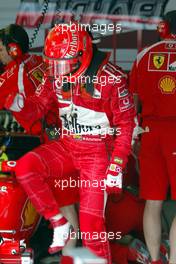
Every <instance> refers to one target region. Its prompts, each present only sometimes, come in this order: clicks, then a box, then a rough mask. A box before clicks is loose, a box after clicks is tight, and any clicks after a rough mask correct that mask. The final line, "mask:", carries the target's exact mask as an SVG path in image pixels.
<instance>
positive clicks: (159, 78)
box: [130, 11, 176, 263]
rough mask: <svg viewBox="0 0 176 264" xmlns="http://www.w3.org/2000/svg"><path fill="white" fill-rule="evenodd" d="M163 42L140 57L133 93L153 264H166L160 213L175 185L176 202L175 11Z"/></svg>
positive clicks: (173, 256)
mask: <svg viewBox="0 0 176 264" xmlns="http://www.w3.org/2000/svg"><path fill="white" fill-rule="evenodd" d="M158 31H159V33H160V36H161V38H162V40H161V41H160V42H158V43H156V44H153V45H151V46H150V47H147V48H145V49H144V50H143V51H141V52H140V53H139V54H138V55H137V59H136V61H135V63H134V65H133V68H132V71H131V76H130V90H131V91H132V92H133V93H134V94H135V96H136V101H138V105H139V104H141V106H142V127H143V130H144V131H143V132H144V133H143V134H142V141H141V150H140V156H139V161H140V195H141V197H142V198H144V199H145V200H146V206H145V211H144V221H143V224H144V235H145V240H146V244H147V246H148V249H149V251H150V255H151V259H152V263H162V260H160V255H159V249H160V241H161V219H160V215H161V209H162V204H163V200H165V199H166V197H167V192H168V188H169V186H170V192H171V198H172V199H173V200H175V199H176V176H175V173H176V141H175V134H176V108H175V102H176V11H170V12H168V13H167V14H166V15H165V16H164V20H163V21H161V22H160V23H159V25H158ZM175 241H176V218H174V220H173V222H172V226H171V230H170V246H171V248H170V260H169V261H170V262H169V263H176V247H175Z"/></svg>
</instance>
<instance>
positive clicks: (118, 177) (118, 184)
mask: <svg viewBox="0 0 176 264" xmlns="http://www.w3.org/2000/svg"><path fill="white" fill-rule="evenodd" d="M122 175H123V174H122V167H121V166H119V164H117V163H111V164H110V165H109V167H108V169H107V172H106V180H105V186H106V192H107V193H108V194H111V193H116V194H121V192H122Z"/></svg>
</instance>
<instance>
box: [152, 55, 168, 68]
mask: <svg viewBox="0 0 176 264" xmlns="http://www.w3.org/2000/svg"><path fill="white" fill-rule="evenodd" d="M164 59H165V57H164V55H154V56H153V64H154V66H155V68H157V69H159V68H161V67H162V65H163V63H164Z"/></svg>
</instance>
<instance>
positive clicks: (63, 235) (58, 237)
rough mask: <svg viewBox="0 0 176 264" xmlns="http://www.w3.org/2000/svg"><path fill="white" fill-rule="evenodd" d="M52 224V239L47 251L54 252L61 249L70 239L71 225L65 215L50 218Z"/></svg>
mask: <svg viewBox="0 0 176 264" xmlns="http://www.w3.org/2000/svg"><path fill="white" fill-rule="evenodd" d="M50 222H51V224H52V226H53V241H52V244H51V245H50V247H49V249H48V252H49V253H50V254H54V253H56V252H58V251H61V250H62V249H63V248H64V246H65V245H66V244H67V242H68V240H69V239H70V232H71V227H72V225H71V224H70V223H69V222H68V221H67V219H66V218H65V217H62V218H60V219H59V220H53V219H50Z"/></svg>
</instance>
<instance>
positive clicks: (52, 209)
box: [13, 23, 135, 263]
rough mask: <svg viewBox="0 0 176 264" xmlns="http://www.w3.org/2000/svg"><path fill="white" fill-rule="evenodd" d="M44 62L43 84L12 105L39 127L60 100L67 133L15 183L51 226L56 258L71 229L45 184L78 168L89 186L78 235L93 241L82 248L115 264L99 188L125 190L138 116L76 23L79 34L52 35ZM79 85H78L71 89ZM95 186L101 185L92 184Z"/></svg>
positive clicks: (29, 158)
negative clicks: (125, 171)
mask: <svg viewBox="0 0 176 264" xmlns="http://www.w3.org/2000/svg"><path fill="white" fill-rule="evenodd" d="M44 56H45V62H46V63H47V64H48V70H47V71H46V76H45V79H44V81H43V84H42V85H41V86H40V89H38V90H37V91H36V95H35V96H33V97H30V98H29V99H27V100H26V101H25V103H24V104H23V103H22V102H20V104H17V103H16V102H15V100H14V102H13V108H16V111H20V112H21V116H23V117H24V118H25V119H27V120H28V121H29V122H34V120H35V119H36V118H37V119H38V118H40V117H41V116H42V115H43V114H44V113H45V112H46V111H47V109H48V107H49V105H50V104H52V103H53V101H55V100H57V102H58V112H59V115H60V118H61V120H62V125H63V129H62V132H63V133H62V135H61V138H60V139H59V140H58V141H53V142H51V143H48V144H44V145H42V146H40V147H39V148H37V149H35V150H34V151H32V152H29V153H27V154H26V155H25V156H24V157H22V158H21V160H19V163H18V166H17V170H16V175H17V179H18V181H19V182H20V183H21V185H22V186H23V188H24V189H25V191H26V193H27V194H28V196H29V198H30V199H31V201H32V203H33V204H34V205H35V207H36V209H37V210H38V211H39V212H40V213H41V214H43V215H44V216H45V218H46V219H49V220H50V221H51V222H52V224H53V227H54V241H53V244H52V245H51V248H52V250H53V251H56V250H59V249H60V248H61V247H63V245H64V244H65V243H66V238H67V237H68V236H66V234H67V235H68V233H69V229H70V224H69V223H68V222H67V220H66V219H65V218H63V216H62V215H61V214H60V212H59V211H58V206H57V203H56V201H55V199H54V197H53V195H52V193H51V191H50V188H49V187H48V185H47V184H46V182H45V180H46V178H47V177H56V176H57V175H58V177H59V174H60V173H61V172H62V171H63V170H64V171H67V172H69V171H70V172H71V170H72V168H70V166H69V165H70V164H69V163H68V162H67V161H68V159H69V160H70V161H73V163H74V166H75V168H76V169H78V170H79V171H80V180H84V181H89V183H90V184H88V185H86V186H81V188H80V230H81V233H82V234H88V237H87V236H86V235H85V236H84V235H83V237H82V238H83V243H84V245H85V246H86V247H88V248H89V249H90V250H91V251H92V252H94V253H95V254H96V255H97V256H100V257H103V258H104V259H106V260H107V262H108V263H111V256H110V250H109V243H108V241H107V240H106V241H104V240H103V241H102V240H101V232H105V226H104V205H105V200H106V199H105V193H104V188H103V190H102V188H101V182H102V181H103V180H105V182H106V191H107V193H112V192H117V193H120V192H121V190H122V170H123V168H124V167H125V165H126V162H127V156H128V154H129V153H130V149H131V137H132V132H133V128H134V121H133V120H134V115H135V111H134V104H133V101H132V97H131V95H130V94H129V92H128V88H127V78H126V74H124V72H123V71H122V70H121V69H120V68H119V67H115V66H114V65H112V64H111V63H109V62H108V59H109V54H106V53H102V52H100V51H98V50H97V49H96V48H95V47H94V46H93V45H92V40H91V37H90V35H89V34H88V32H87V31H86V30H84V29H83V30H82V31H79V30H78V24H76V23H75V24H74V30H73V29H72V28H71V27H69V26H68V28H67V31H63V25H62V24H59V25H56V26H55V27H54V28H53V29H51V30H50V32H49V34H48V36H47V38H46V41H45V45H44ZM83 75H84V76H90V77H91V78H93V76H95V75H97V76H99V77H102V76H104V77H106V78H107V80H108V82H107V83H106V86H105V85H102V84H101V83H100V82H99V83H96V84H94V85H93V83H91V82H87V83H85V82H84V80H83V78H80V77H81V76H83ZM61 77H62V78H61ZM75 77H76V80H77V82H76V83H74V82H73V81H72V80H73V79H72V78H74V80H75ZM64 78H67V81H68V82H65V81H63V80H65V79H64ZM80 80H81V81H80ZM86 80H87V79H86ZM62 84H63V85H62ZM118 128H120V131H121V133H118V134H119V135H118V136H116V135H115V133H114V131H117V130H118ZM94 180H96V181H97V184H96V185H95V184H92V182H93V181H94ZM29 183H30V184H29ZM61 224H62V225H61ZM95 234H96V236H95Z"/></svg>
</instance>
